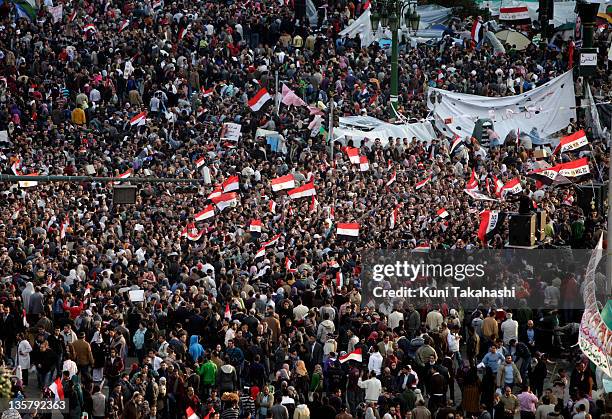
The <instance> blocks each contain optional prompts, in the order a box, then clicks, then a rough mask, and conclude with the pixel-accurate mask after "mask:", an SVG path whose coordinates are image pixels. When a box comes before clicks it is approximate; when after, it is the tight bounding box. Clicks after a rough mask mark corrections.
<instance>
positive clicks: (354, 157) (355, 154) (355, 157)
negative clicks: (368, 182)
mask: <svg viewBox="0 0 612 419" xmlns="http://www.w3.org/2000/svg"><path fill="white" fill-rule="evenodd" d="M346 155H347V156H348V158H349V160H350V161H351V163H353V164H359V163H360V159H359V149H358V148H355V147H346Z"/></svg>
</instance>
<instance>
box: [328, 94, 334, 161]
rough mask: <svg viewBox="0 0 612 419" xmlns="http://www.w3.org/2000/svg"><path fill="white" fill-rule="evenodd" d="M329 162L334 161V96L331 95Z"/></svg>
mask: <svg viewBox="0 0 612 419" xmlns="http://www.w3.org/2000/svg"><path fill="white" fill-rule="evenodd" d="M328 135H329V159H330V160H329V162H330V164H331V163H333V161H334V96H333V94H330V95H329V134H328Z"/></svg>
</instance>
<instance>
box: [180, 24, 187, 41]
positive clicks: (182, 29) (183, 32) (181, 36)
mask: <svg viewBox="0 0 612 419" xmlns="http://www.w3.org/2000/svg"><path fill="white" fill-rule="evenodd" d="M185 34H187V28H186V27H185V28H181V29H179V31H178V40H179V41H182V40H183V38H184V37H185Z"/></svg>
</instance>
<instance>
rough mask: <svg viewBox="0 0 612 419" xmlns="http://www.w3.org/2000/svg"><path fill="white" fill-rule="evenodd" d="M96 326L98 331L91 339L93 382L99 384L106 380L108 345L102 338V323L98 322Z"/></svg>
mask: <svg viewBox="0 0 612 419" xmlns="http://www.w3.org/2000/svg"><path fill="white" fill-rule="evenodd" d="M94 327H95V329H96V331H95V332H94V334H93V338H92V339H91V353H92V355H93V359H94V364H93V382H94V383H96V384H99V383H101V382H102V380H104V364H105V362H106V360H105V358H106V352H107V348H108V346H107V345H106V343H105V342H104V339H103V338H102V333H101V331H100V323H99V322H96V323H95V326H94Z"/></svg>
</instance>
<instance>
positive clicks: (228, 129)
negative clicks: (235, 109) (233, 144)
mask: <svg viewBox="0 0 612 419" xmlns="http://www.w3.org/2000/svg"><path fill="white" fill-rule="evenodd" d="M240 131H242V125H240V124H235V123H233V122H226V123H224V124H223V128H222V130H221V138H225V139H228V140H230V141H238V140H240V136H241V135H242V133H241V132H240Z"/></svg>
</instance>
